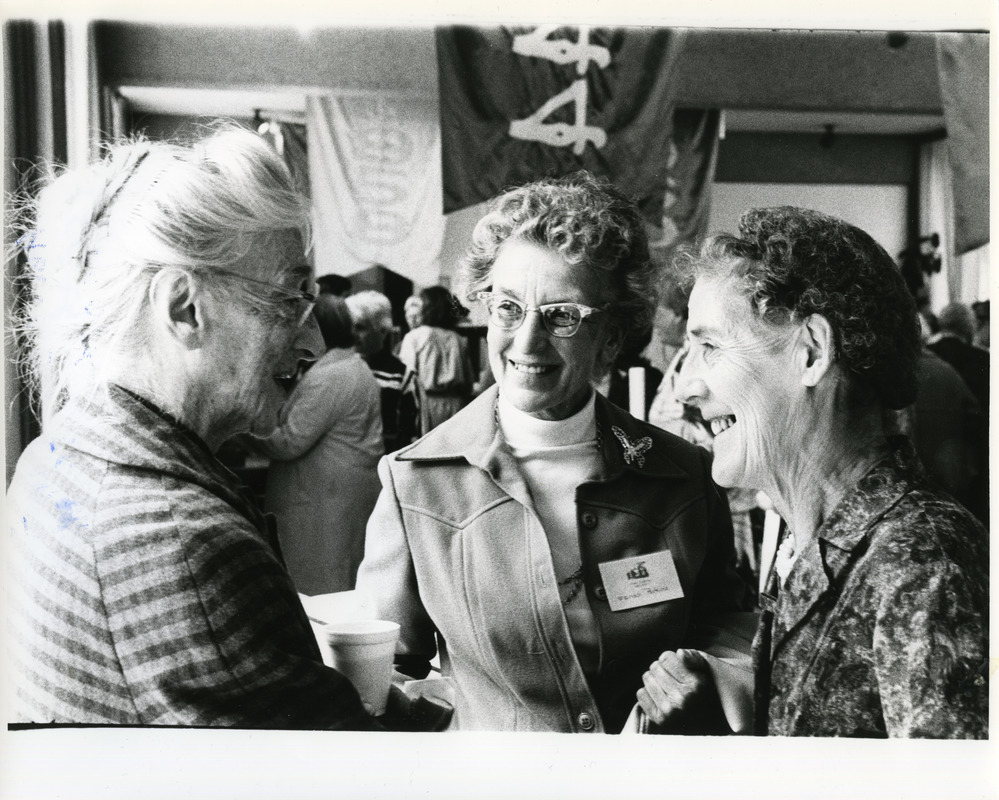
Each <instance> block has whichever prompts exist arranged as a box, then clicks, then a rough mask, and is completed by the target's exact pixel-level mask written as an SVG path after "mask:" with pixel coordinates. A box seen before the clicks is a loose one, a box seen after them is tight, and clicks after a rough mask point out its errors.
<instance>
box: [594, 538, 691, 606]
mask: <svg viewBox="0 0 999 800" xmlns="http://www.w3.org/2000/svg"><path fill="white" fill-rule="evenodd" d="M599 566H600V577H601V578H603V581H604V589H605V590H606V591H607V602H608V603H610V607H611V611H624V610H625V609H628V608H637V607H638V606H648V605H652V604H653V603H662V602H664V601H666V600H676V599H678V598H680V597H683V589H682V588H681V587H680V576H679V575H677V574H676V565H675V564H674V563H673V556H672V554H671V553H670V551H669V550H662V551H660V552H658V553H648V554H647V555H643V556H632V557H631V558H620V559H618V560H617V561H605V562H604V563H603V564H600V565H599Z"/></svg>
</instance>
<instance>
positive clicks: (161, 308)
mask: <svg viewBox="0 0 999 800" xmlns="http://www.w3.org/2000/svg"><path fill="white" fill-rule="evenodd" d="M202 299H203V294H202V293H201V292H200V291H199V287H198V285H197V282H196V281H195V280H194V277H193V276H192V275H191V274H190V273H189V272H187V271H186V270H182V269H163V270H160V271H159V272H158V273H156V275H155V276H154V277H153V279H152V281H151V282H150V284H149V304H150V307H151V309H152V315H153V319H154V320H155V321H156V323H157V324H158V325H159V326H160V328H161V330H163V331H165V332H166V333H167V334H168V335H169V336H170V337H171V338H173V339H175V340H176V341H177V342H178V343H179V344H180V345H181V346H183V347H185V348H187V349H195V348H198V347H200V346H201V344H202V339H203V336H204V319H203V315H202V308H201V305H202Z"/></svg>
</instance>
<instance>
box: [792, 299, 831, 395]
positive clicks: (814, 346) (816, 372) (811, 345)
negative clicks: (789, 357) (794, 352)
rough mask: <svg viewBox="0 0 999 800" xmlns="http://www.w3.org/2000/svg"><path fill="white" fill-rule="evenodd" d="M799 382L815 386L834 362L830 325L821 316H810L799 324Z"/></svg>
mask: <svg viewBox="0 0 999 800" xmlns="http://www.w3.org/2000/svg"><path fill="white" fill-rule="evenodd" d="M799 347H800V348H801V351H800V357H801V382H802V384H803V385H804V386H817V385H818V384H819V381H821V380H822V378H823V376H824V375H825V374H826V373H827V372H828V371H829V369H830V368H831V367H832V365H833V363H834V362H835V360H836V352H835V351H836V345H835V337H834V336H833V329H832V325H830V324H829V320H827V319H826V318H825V317H824V316H822V315H821V314H812V315H810V316H809V317H808V318H807V319H806V320H805V321H804V322H802V323H801V330H800V339H799Z"/></svg>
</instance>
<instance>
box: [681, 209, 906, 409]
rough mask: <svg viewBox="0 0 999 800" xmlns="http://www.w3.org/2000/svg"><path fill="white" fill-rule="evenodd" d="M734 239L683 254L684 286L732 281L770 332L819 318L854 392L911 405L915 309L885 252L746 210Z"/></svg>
mask: <svg viewBox="0 0 999 800" xmlns="http://www.w3.org/2000/svg"><path fill="white" fill-rule="evenodd" d="M739 234H740V235H739V237H735V236H730V235H728V234H718V235H716V236H711V237H709V238H708V239H706V240H705V241H704V243H703V244H702V245H701V247H700V248H699V249H698V250H687V251H685V252H684V253H683V254H681V255H680V256H679V258H678V260H677V266H678V268H679V269H680V272H681V274H682V275H683V276H684V278H685V282H686V284H687V286H688V287H690V286H692V285H693V283H694V281H695V280H697V278H699V277H711V278H734V279H736V280H737V281H739V283H740V284H741V285H742V287H743V289H744V291H745V293H746V296H747V297H748V298H749V300H750V304H751V306H752V308H753V311H754V312H755V313H756V314H757V315H758V316H759V318H760V319H762V320H763V321H764V322H767V323H769V324H774V325H781V324H785V323H787V322H789V321H791V320H800V319H804V318H805V317H807V316H809V315H811V314H821V315H822V316H823V317H825V318H826V319H827V320H828V321H829V324H830V325H831V326H832V329H833V334H834V337H835V341H834V346H835V348H836V359H837V361H838V362H839V363H840V364H841V365H842V366H843V367H844V368H845V369H846V370H847V372H848V373H849V374H850V375H851V376H853V377H854V378H855V379H856V381H857V386H858V388H859V387H867V388H868V389H869V390H870V391H871V392H872V394H873V396H874V397H875V398H876V399H877V400H878V401H879V402H880V403H881V404H882V405H883V406H884V407H885V408H890V409H899V408H904V407H905V406H907V405H910V404H911V403H912V402H913V401H914V400H915V399H916V388H917V385H916V362H917V360H918V358H919V349H920V338H919V322H918V319H917V316H916V305H915V302H914V301H913V299H912V295H911V294H910V293H909V291H908V290H907V289H906V286H905V282H904V281H903V279H902V274H901V272H900V271H899V269H898V267H896V265H895V262H894V261H892V259H891V256H889V255H888V253H887V252H885V249H884V248H883V247H881V245H879V244H878V243H877V242H875V241H874V239H872V238H871V237H870V236H869V235H868V234H866V233H864V231H862V230H860V229H859V228H857V227H855V226H853V225H850V224H848V223H846V222H843V221H842V220H839V219H836V218H834V217H830V216H827V215H825V214H821V213H819V212H818V211H811V210H807V209H801V208H792V207H790V206H778V207H774V208H756V209H750V210H749V211H746V212H745V213H744V214H743V215H742V218H741V219H740V220H739Z"/></svg>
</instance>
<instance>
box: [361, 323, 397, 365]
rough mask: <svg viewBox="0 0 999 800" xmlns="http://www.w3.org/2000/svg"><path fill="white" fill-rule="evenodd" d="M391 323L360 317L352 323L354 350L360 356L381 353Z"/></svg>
mask: <svg viewBox="0 0 999 800" xmlns="http://www.w3.org/2000/svg"><path fill="white" fill-rule="evenodd" d="M391 327H392V321H391V320H386V319H384V318H380V317H362V318H360V319H357V320H355V321H354V323H353V330H354V350H356V351H357V352H358V353H359V354H360V355H362V356H373V355H374V354H375V353H378V352H380V351H381V349H382V347H383V346H384V344H385V337H386V336H388V332H389V328H391Z"/></svg>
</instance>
